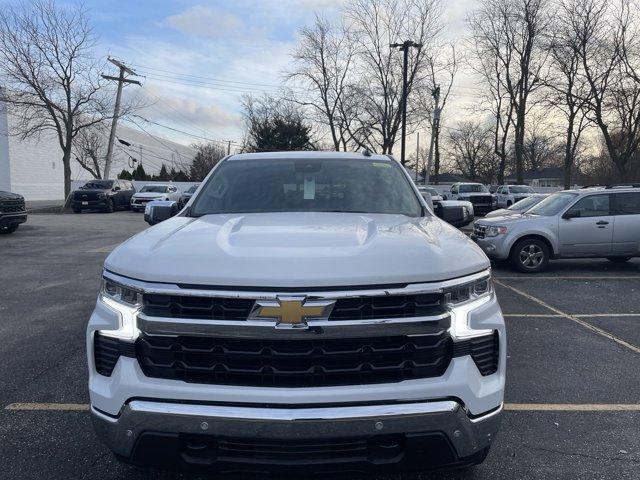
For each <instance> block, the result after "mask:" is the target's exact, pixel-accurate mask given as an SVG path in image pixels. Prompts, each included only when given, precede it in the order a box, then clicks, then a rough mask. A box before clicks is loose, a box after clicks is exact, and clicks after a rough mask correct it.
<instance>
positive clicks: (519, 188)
mask: <svg viewBox="0 0 640 480" xmlns="http://www.w3.org/2000/svg"><path fill="white" fill-rule="evenodd" d="M509 191H510V192H511V193H536V192H535V190H534V189H533V188H531V187H529V186H527V185H511V186H510V187H509Z"/></svg>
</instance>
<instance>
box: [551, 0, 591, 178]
mask: <svg viewBox="0 0 640 480" xmlns="http://www.w3.org/2000/svg"><path fill="white" fill-rule="evenodd" d="M571 1H572V0H569V1H567V0H561V2H560V4H559V7H560V8H559V9H558V11H557V14H556V15H555V17H554V19H555V21H554V25H553V35H552V36H550V37H549V38H550V41H549V46H548V48H549V52H550V53H551V59H552V61H551V73H550V75H549V78H548V79H547V81H546V87H547V89H548V90H549V91H550V92H551V95H550V96H549V99H548V102H547V103H548V104H549V105H550V106H552V107H554V108H556V109H557V110H558V111H560V112H561V113H562V115H563V116H564V118H565V122H566V131H565V135H564V136H565V140H564V159H563V169H564V187H565V188H567V189H568V188H571V183H572V178H571V175H572V171H573V170H574V167H575V166H576V164H577V155H578V151H579V146H580V139H581V137H582V133H583V132H584V131H585V130H586V129H587V127H588V126H589V124H590V122H589V121H588V118H587V115H586V107H587V105H588V102H589V100H590V96H591V93H590V87H589V84H588V83H587V81H586V80H585V78H584V74H583V73H584V72H583V69H582V62H581V61H580V55H579V44H580V43H579V41H578V39H577V38H576V35H575V31H574V29H573V28H572V27H571V21H572V19H571V8H572V7H571V4H570V2H571Z"/></svg>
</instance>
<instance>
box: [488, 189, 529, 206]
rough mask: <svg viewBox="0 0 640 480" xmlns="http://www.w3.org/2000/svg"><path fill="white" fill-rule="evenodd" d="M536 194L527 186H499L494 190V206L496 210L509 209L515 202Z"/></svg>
mask: <svg viewBox="0 0 640 480" xmlns="http://www.w3.org/2000/svg"><path fill="white" fill-rule="evenodd" d="M535 194H536V191H535V190H534V189H533V188H531V187H530V186H529V185H500V186H499V187H498V189H497V190H496V194H495V197H496V204H497V207H498V208H509V207H510V206H511V205H513V204H514V203H516V202H519V201H520V200H524V199H525V198H528V197H531V196H533V195H535Z"/></svg>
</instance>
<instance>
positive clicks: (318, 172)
mask: <svg viewBox="0 0 640 480" xmlns="http://www.w3.org/2000/svg"><path fill="white" fill-rule="evenodd" d="M263 212H354V213H389V214H403V215H407V216H412V217H417V216H420V215H421V213H422V207H421V205H420V202H419V201H418V198H417V197H416V195H415V194H414V191H413V190H412V188H411V186H410V184H409V180H408V179H407V178H406V176H405V175H404V174H403V173H402V171H401V170H400V167H399V166H398V165H396V164H395V163H393V162H391V161H376V160H372V161H366V160H351V159H305V160H303V159H281V160H280V159H275V160H235V161H234V160H231V161H226V162H224V163H222V164H221V165H220V166H219V167H218V168H217V169H216V171H215V173H214V174H213V175H212V176H211V178H210V179H209V180H208V181H207V183H206V184H205V185H203V187H202V189H201V190H200V193H199V194H198V195H197V197H196V199H195V203H194V204H193V207H192V210H191V215H192V216H200V215H207V214H215V213H263Z"/></svg>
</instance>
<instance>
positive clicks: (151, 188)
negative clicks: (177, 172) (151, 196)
mask: <svg viewBox="0 0 640 480" xmlns="http://www.w3.org/2000/svg"><path fill="white" fill-rule="evenodd" d="M168 188H169V187H167V186H166V185H145V186H144V187H142V190H140V192H154V193H167V189H168Z"/></svg>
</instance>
